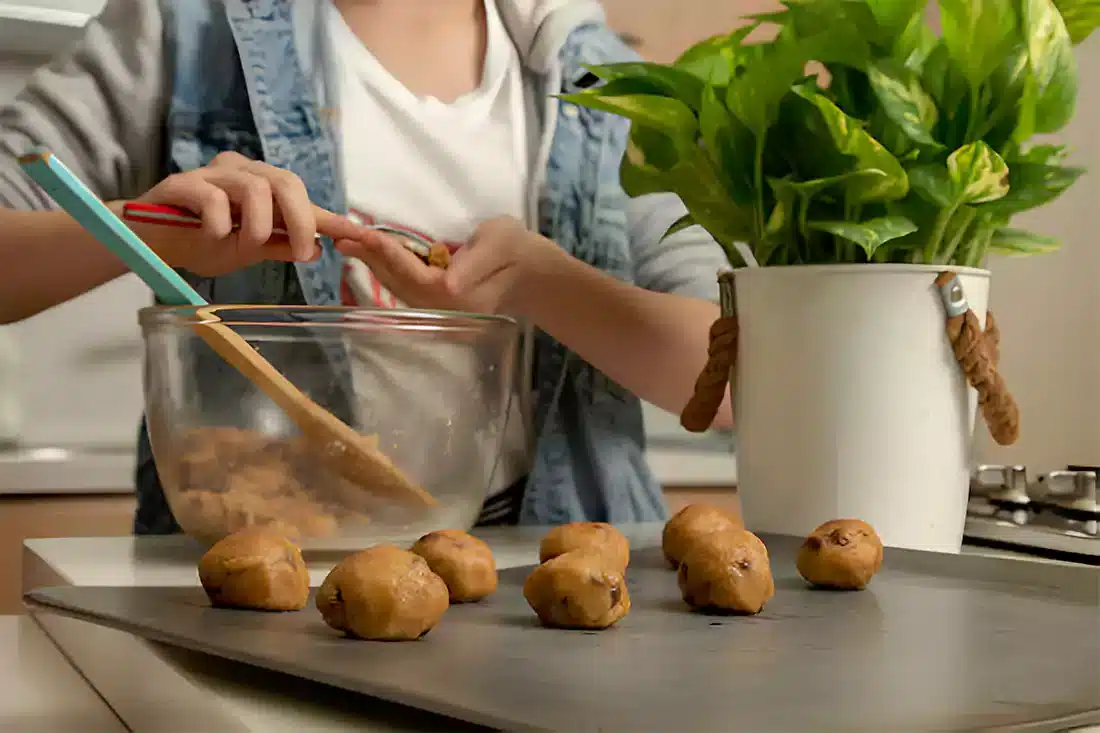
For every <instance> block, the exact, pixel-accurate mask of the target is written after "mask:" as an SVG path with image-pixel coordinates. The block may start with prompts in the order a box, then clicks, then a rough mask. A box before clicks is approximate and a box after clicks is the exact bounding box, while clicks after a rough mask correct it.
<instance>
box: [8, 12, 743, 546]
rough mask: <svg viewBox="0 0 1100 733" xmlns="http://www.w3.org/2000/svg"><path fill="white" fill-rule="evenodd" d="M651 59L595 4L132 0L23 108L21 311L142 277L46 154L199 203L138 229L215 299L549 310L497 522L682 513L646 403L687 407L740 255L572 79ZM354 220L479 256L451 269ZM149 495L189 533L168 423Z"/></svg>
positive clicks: (16, 240) (123, 195) (43, 80)
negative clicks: (649, 192)
mask: <svg viewBox="0 0 1100 733" xmlns="http://www.w3.org/2000/svg"><path fill="white" fill-rule="evenodd" d="M635 58H636V56H634V55H633V53H632V52H631V51H630V50H629V49H628V48H626V47H625V45H624V44H623V43H622V42H621V41H620V40H619V39H618V37H617V36H616V35H615V34H614V33H613V32H612V31H611V30H610V29H609V28H608V27H607V26H606V24H605V22H604V19H603V14H602V10H601V8H600V5H599V3H598V2H595V0H188V1H187V2H173V1H172V0H109V2H108V3H107V6H106V8H105V10H104V11H103V13H102V15H101V16H100V17H99V18H98V19H96V20H93V21H92V23H91V24H90V25H89V27H88V29H87V32H86V34H85V37H84V39H83V41H82V42H81V43H80V44H79V45H78V46H77V47H76V48H75V49H74V50H73V51H72V52H71V53H70V54H68V55H66V56H65V57H63V58H59V59H57V60H55V61H54V62H53V63H52V64H50V65H49V66H47V67H45V68H43V69H40V70H39V71H38V72H37V73H35V74H34V75H33V76H32V77H31V78H30V80H29V81H28V83H27V85H26V88H25V89H24V90H23V91H22V93H21V94H20V95H19V96H18V97H16V99H15V100H14V101H13V102H12V103H11V104H10V105H9V106H7V107H3V108H0V207H3V208H0V232H3V233H4V234H3V236H2V238H0V253H2V254H3V256H4V260H5V262H6V263H7V265H6V269H5V270H4V271H3V273H2V274H0V322H3V323H10V322H12V321H15V320H19V319H21V318H26V317H28V316H31V315H33V314H34V313H36V312H38V311H41V310H44V309H46V308H49V307H51V306H53V305H55V304H57V303H60V302H63V301H65V300H68V299H70V298H73V297H76V296H77V295H80V294H81V293H84V292H86V291H88V290H90V289H92V288H94V287H96V286H98V285H100V284H102V283H104V282H107V281H109V280H111V279H113V278H115V277H117V276H119V275H121V274H123V267H122V265H121V263H119V262H118V261H117V260H115V259H114V258H113V257H112V256H110V255H109V254H108V253H107V252H106V250H105V249H104V248H103V247H101V246H100V245H98V244H96V243H95V242H93V241H92V240H91V239H90V238H89V237H88V236H87V235H85V234H84V233H83V232H82V231H81V230H80V228H79V227H78V226H77V225H76V224H75V222H73V221H71V220H70V219H69V218H67V217H66V216H65V215H64V214H62V213H60V212H57V211H53V210H51V209H52V208H53V207H52V204H51V202H50V201H49V199H48V197H47V196H46V195H45V194H44V193H42V192H41V191H40V190H38V189H37V188H35V187H34V186H33V185H32V184H31V183H30V182H29V181H28V180H27V179H26V178H25V177H24V176H23V175H22V174H21V172H20V170H19V168H18V166H17V163H16V157H17V156H18V155H20V154H22V153H24V152H26V151H27V150H28V149H29V148H31V147H32V146H33V145H36V144H42V145H45V146H46V147H47V148H48V149H50V150H52V151H53V152H54V153H56V154H57V155H58V156H59V157H60V158H61V159H62V160H63V161H64V162H65V163H66V164H68V165H69V166H70V167H72V168H73V169H74V171H75V172H76V173H77V174H78V175H79V176H81V177H82V178H83V179H84V180H85V181H87V182H88V183H89V185H91V186H92V188H93V190H95V191H96V193H97V194H98V195H99V196H100V197H101V198H103V199H104V200H105V201H108V202H110V205H111V206H112V207H113V208H114V209H115V210H116V211H117V210H119V209H120V208H121V206H122V203H123V202H124V201H125V200H127V199H134V198H137V199H140V200H143V201H148V202H153V203H161V204H172V205H175V206H180V207H183V208H186V209H189V210H192V211H194V212H196V213H198V214H200V215H201V216H202V220H203V229H202V230H201V231H194V232H186V233H181V230H177V229H168V230H161V229H158V228H157V227H146V226H141V225H135V229H136V230H137V231H138V233H139V234H140V235H141V236H142V237H143V238H145V240H146V241H147V242H149V243H150V245H151V246H153V247H154V249H156V250H157V251H158V253H159V254H160V255H161V256H162V257H163V258H164V259H165V260H166V261H167V262H169V264H171V265H173V266H174V267H176V268H178V269H179V270H180V271H181V272H182V273H183V274H184V276H185V277H186V278H187V279H188V280H189V282H191V283H192V284H193V285H194V286H195V287H196V288H197V289H198V290H199V292H201V293H202V294H203V295H204V296H205V297H207V298H208V299H209V300H211V301H212V302H217V303H223V304H224V303H274V304H301V303H308V304H311V305H331V304H337V303H339V302H341V292H343V293H344V294H345V298H354V299H355V300H356V301H358V304H359V305H364V306H392V305H396V304H398V303H403V304H406V305H408V306H409V307H415V308H435V309H453V310H466V311H477V312H484V313H495V312H502V313H507V314H509V315H513V316H515V317H517V318H519V319H520V320H521V322H523V323H525V324H529V325H530V327H531V328H532V329H533V330H531V331H530V332H529V333H528V336H529V337H528V338H526V339H525V345H524V351H525V358H524V359H523V362H522V363H523V364H524V365H525V368H526V371H525V373H524V374H523V375H522V378H521V382H522V385H521V387H520V392H521V395H520V399H519V400H515V401H516V402H517V403H518V404H519V405H520V407H521V409H520V414H519V415H518V416H517V419H514V420H510V421H509V429H510V430H511V431H512V434H511V435H510V436H509V439H508V441H507V442H508V446H509V447H508V450H507V451H506V454H505V457H504V458H503V459H502V464H501V466H500V468H499V469H498V471H497V474H498V477H499V479H500V480H499V481H497V482H496V485H494V486H493V487H492V490H491V492H490V497H489V499H488V501H487V502H486V506H485V510H484V511H483V513H482V518H481V521H482V523H516V522H522V523H540V524H550V523H561V522H567V521H575V520H602V521H612V522H631V521H646V520H657V519H660V518H662V517H663V516H664V515H665V508H664V502H663V499H662V492H661V487H660V486H659V485H658V483H657V481H656V480H655V479H654V476H653V474H652V473H651V471H650V469H649V468H648V466H647V464H646V461H645V453H644V446H645V436H644V430H643V424H642V412H641V403H640V401H639V397H641V398H643V399H646V400H648V401H650V402H652V403H654V404H656V405H658V406H660V407H663V408H665V409H668V410H670V411H675V412H678V411H679V410H680V409H681V408H682V406H683V405H684V404H685V403H686V402H687V399H688V397H689V396H690V394H691V390H692V386H693V382H694V379H695V376H696V375H697V374H698V372H699V369H700V367H701V366H702V365H703V362H704V360H705V357H706V348H707V332H708V328H709V326H710V324H711V322H712V321H713V320H714V318H715V316H716V315H717V306H716V305H715V303H714V302H713V301H714V300H715V296H716V293H717V286H716V283H715V273H716V272H717V270H718V269H719V268H720V267H721V266H722V265H723V258H722V253H721V250H720V249H719V248H718V247H717V245H715V243H714V242H713V241H712V240H711V239H710V238H709V237H708V236H706V234H705V233H703V232H702V231H701V230H700V229H699V228H698V227H695V228H691V229H688V230H684V231H682V232H680V233H678V234H676V235H674V236H672V237H670V238H668V239H666V240H664V241H661V236H662V235H663V233H664V231H665V230H666V229H667V228H668V226H669V225H671V224H672V223H673V222H674V221H675V220H676V219H677V218H679V217H680V216H681V215H682V214H683V213H684V209H683V207H682V205H681V204H680V202H679V201H678V200H677V199H676V198H675V197H674V196H667V195H661V196H646V197H642V198H639V199H634V200H630V199H628V198H627V197H626V195H625V194H624V193H623V191H622V189H621V187H620V186H619V181H618V168H619V161H620V159H621V157H622V154H623V150H624V148H625V144H626V136H627V133H628V131H629V123H627V122H626V121H625V120H622V119H621V118H618V117H615V116H612V115H607V114H603V113H599V112H594V111H590V110H587V109H581V108H578V107H577V106H575V105H572V104H568V103H563V102H561V101H559V100H558V99H556V98H555V97H554V96H552V95H555V94H559V93H563V92H572V91H576V90H578V89H580V88H583V87H584V86H585V85H586V84H589V83H592V81H594V79H593V77H592V75H591V74H588V73H587V72H586V71H585V69H584V65H585V64H592V63H610V62H616V61H624V60H631V59H635ZM261 161H262V162H261ZM234 211H236V212H239V215H240V219H241V227H240V230H239V232H233V231H232V230H231V219H230V217H231V212H234ZM346 214H350V215H351V217H350V218H346V217H345V215H346ZM356 219H358V220H360V221H362V220H373V221H385V222H390V223H394V224H399V225H403V226H406V227H410V228H414V229H416V230H418V231H422V232H424V233H426V234H428V235H429V236H431V237H432V238H434V239H436V240H441V241H445V242H453V243H461V244H462V246H461V248H460V249H459V250H458V252H457V253H456V255H455V257H454V260H453V263H452V266H451V268H449V269H448V270H446V271H445V272H444V271H440V270H434V269H429V268H426V267H424V266H423V265H422V264H421V263H420V261H419V260H417V259H416V258H415V256H413V255H412V254H411V253H409V252H407V251H405V250H404V249H403V248H402V247H400V246H399V245H398V244H397V243H396V242H395V241H394V240H392V239H391V238H388V237H386V236H384V235H378V234H374V233H370V232H366V231H364V230H363V229H361V228H360V227H359V226H357V225H356V223H355V220H356ZM273 222H278V223H284V224H285V228H286V229H287V231H288V236H287V237H286V238H272V227H273ZM317 233H320V234H321V235H323V237H324V238H323V239H322V240H321V241H322V242H323V243H324V244H323V245H317V244H315V234H317ZM345 263H347V267H345ZM358 263H362V264H358ZM345 270H346V271H347V273H348V277H347V282H346V283H345V282H344V280H343V279H342V273H343V272H344V271H345ZM303 358H305V357H303ZM635 395H637V396H635ZM718 423H720V424H721V425H729V424H730V423H731V415H730V410H729V407H728V405H726V406H724V407H723V409H722V411H721V412H720V415H719V418H718ZM137 493H138V510H137V515H136V518H135V522H134V529H135V532H137V533H168V532H175V531H178V525H177V524H176V523H175V520H174V519H173V517H172V514H171V511H170V510H169V508H168V506H167V504H166V502H165V500H164V496H163V491H162V488H161V486H160V481H159V478H158V476H157V472H156V466H155V464H154V462H153V458H152V454H151V451H150V450H149V445H148V437H147V435H146V432H145V428H144V425H143V426H142V430H141V434H140V440H139V450H138V469H137Z"/></svg>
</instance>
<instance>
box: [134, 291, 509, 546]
mask: <svg viewBox="0 0 1100 733" xmlns="http://www.w3.org/2000/svg"><path fill="white" fill-rule="evenodd" d="M216 313H217V315H216V316H214V317H211V316H208V315H203V314H201V313H200V312H199V311H198V309H196V308H194V307H152V308H146V309H143V310H142V311H141V312H140V315H139V320H140V323H141V328H142V333H143V336H144V342H145V357H146V360H145V380H144V382H145V407H146V419H147V422H148V427H149V438H150V441H151V443H152V447H153V454H154V456H155V458H156V462H157V469H158V472H159V473H160V477H161V483H162V484H163V486H164V492H165V495H166V497H167V499H168V503H169V505H170V506H171V507H172V512H173V513H174V514H175V516H176V519H177V521H178V522H179V524H180V526H181V527H182V528H183V530H184V532H186V533H187V534H189V535H191V536H192V537H195V538H196V539H198V540H199V541H201V542H204V543H207V544H210V543H213V542H216V541H217V540H219V539H221V538H222V537H224V536H226V535H228V534H231V533H233V532H235V531H238V530H240V529H243V528H245V527H250V526H267V527H270V528H273V529H276V530H278V531H281V532H284V533H285V534H287V535H288V536H291V537H293V538H295V539H297V540H298V541H300V542H301V543H302V545H303V547H306V548H314V549H328V548H331V549H346V548H349V547H351V548H354V547H357V546H362V545H364V544H365V543H371V542H383V541H394V540H396V539H398V538H408V537H416V536H419V535H420V534H424V533H426V532H429V531H432V530H436V529H443V528H456V529H468V528H469V527H470V526H471V525H472V524H473V523H474V522H475V521H476V519H477V515H478V512H479V510H480V508H481V504H482V502H483V501H484V499H485V496H486V494H487V492H488V490H489V486H490V482H491V480H492V476H493V472H494V469H495V467H496V465H497V462H498V459H499V457H500V454H501V446H502V438H503V434H504V428H505V424H506V422H507V420H508V415H509V407H510V402H511V399H512V396H513V393H514V386H515V379H516V370H517V364H518V356H519V340H520V329H519V326H518V325H517V323H516V322H515V321H513V320H511V319H509V318H505V317H501V316H479V315H467V314H458V313H442V312H430V311H414V310H388V309H386V310H378V309H361V308H340V307H332V308H314V307H258V306H231V307H225V306H223V307H218V308H217V309H216ZM218 319H221V320H220V322H221V323H222V324H224V325H226V326H228V327H230V328H232V329H233V330H234V331H235V332H236V333H237V334H238V335H240V336H241V337H242V338H244V340H246V341H247V342H248V343H249V344H250V345H251V346H252V347H253V348H255V349H256V350H257V351H259V353H260V354H261V355H263V357H264V358H265V359H267V361H268V362H270V363H271V365H272V366H273V367H275V369H277V370H278V371H279V372H280V373H282V375H283V376H285V377H286V378H287V379H289V380H290V382H291V383H293V384H294V386H295V387H297V388H298V389H299V390H301V391H302V392H304V393H305V394H306V395H308V396H309V397H310V398H311V399H312V400H313V401H314V402H316V403H318V404H319V405H321V406H322V407H324V408H325V409H326V410H328V411H330V412H331V413H333V414H334V415H335V416H336V417H338V418H340V419H341V420H342V421H344V422H345V423H347V424H348V425H350V426H351V427H353V428H354V429H355V430H356V431H357V432H359V433H360V434H361V435H362V436H364V437H363V439H364V440H367V441H377V442H376V445H377V449H378V450H379V451H381V452H382V453H383V454H384V455H385V456H386V457H388V459H389V460H390V461H392V463H393V465H394V466H396V468H397V469H398V470H399V471H402V472H404V474H405V476H406V477H407V478H408V479H410V480H411V481H412V482H414V483H415V484H416V485H418V486H420V487H422V488H423V489H424V490H426V491H427V492H428V493H429V494H430V495H431V496H432V497H433V498H434V500H435V501H434V503H429V502H426V501H424V500H419V501H417V500H413V499H412V498H411V497H406V496H397V495H394V494H392V493H386V494H382V493H379V492H374V491H372V489H371V486H370V485H359V484H357V483H355V482H352V481H350V480H348V479H346V478H345V477H344V476H343V475H341V474H340V473H337V472H336V471H334V470H333V468H332V466H333V464H332V462H331V461H328V460H326V457H325V451H326V450H331V446H325V445H324V444H318V443H317V442H316V441H312V440H307V439H306V437H305V436H304V435H303V434H302V433H301V432H300V431H299V429H298V426H297V425H295V424H294V422H293V421H292V420H291V419H290V417H289V416H288V415H287V414H286V413H285V412H284V411H283V410H282V409H280V408H279V407H278V406H277V405H276V403H275V402H273V401H272V400H271V399H270V398H269V397H268V396H267V394H265V393H264V392H263V391H262V390H261V389H260V388H258V387H257V386H256V385H255V384H253V383H252V382H251V381H249V380H248V379H247V378H246V377H245V376H243V375H242V374H241V373H240V372H238V371H237V370H236V369H234V368H233V367H232V366H230V365H229V364H227V363H226V362H225V361H224V360H223V359H222V358H221V357H220V356H219V355H218V354H217V353H215V352H214V350H213V349H212V348H211V347H210V346H208V345H207V343H206V342H205V341H204V340H203V338H202V335H201V332H202V327H201V326H200V327H198V328H196V324H200V323H204V322H205V323H210V322H212V321H216V320H218ZM372 444H373V443H372Z"/></svg>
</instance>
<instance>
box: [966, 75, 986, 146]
mask: <svg viewBox="0 0 1100 733" xmlns="http://www.w3.org/2000/svg"><path fill="white" fill-rule="evenodd" d="M981 101H982V99H981V86H980V85H979V86H977V87H972V88H971V89H970V113H969V114H968V115H967V119H966V137H964V138H963V145H966V144H968V143H972V142H974V140H976V139H977V138H974V137H971V136H972V135H973V134H974V133H975V131H976V129H977V128H976V123H977V120H978V108H979V107H980V106H981Z"/></svg>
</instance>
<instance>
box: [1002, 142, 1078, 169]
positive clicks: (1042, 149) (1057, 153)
mask: <svg viewBox="0 0 1100 733" xmlns="http://www.w3.org/2000/svg"><path fill="white" fill-rule="evenodd" d="M1065 156H1066V146H1065V145H1032V146H1030V147H1029V148H1028V149H1027V150H1025V151H1023V152H1021V153H1020V154H1019V155H1017V156H1016V157H1015V158H1013V159H1012V160H1011V161H1009V167H1010V169H1015V167H1016V164H1017V163H1039V164H1041V165H1053V164H1055V163H1059V162H1061V161H1062V159H1063V158H1065Z"/></svg>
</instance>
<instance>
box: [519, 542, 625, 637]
mask: <svg viewBox="0 0 1100 733" xmlns="http://www.w3.org/2000/svg"><path fill="white" fill-rule="evenodd" d="M523 597H524V598H526V599H527V603H528V604H529V605H530V606H531V608H532V610H534V612H535V613H536V614H537V615H538V617H539V621H541V622H542V624H543V625H544V626H549V627H552V628H559V629H606V628H608V627H609V626H612V625H613V624H615V623H616V622H618V621H619V620H620V619H622V618H623V616H626V614H627V613H628V612H629V611H630V594H629V593H628V592H627V589H626V579H625V578H624V577H623V572H622V571H621V570H619V569H617V568H614V567H612V566H611V565H609V564H608V563H607V561H606V558H604V557H603V556H601V555H595V554H592V553H589V552H585V551H574V552H567V553H565V554H563V555H558V556H557V557H554V558H551V559H550V560H547V561H546V562H544V563H543V564H542V565H539V566H538V567H537V568H535V569H534V570H533V571H532V572H531V574H530V575H529V576H527V581H526V582H525V583H524V584H523Z"/></svg>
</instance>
